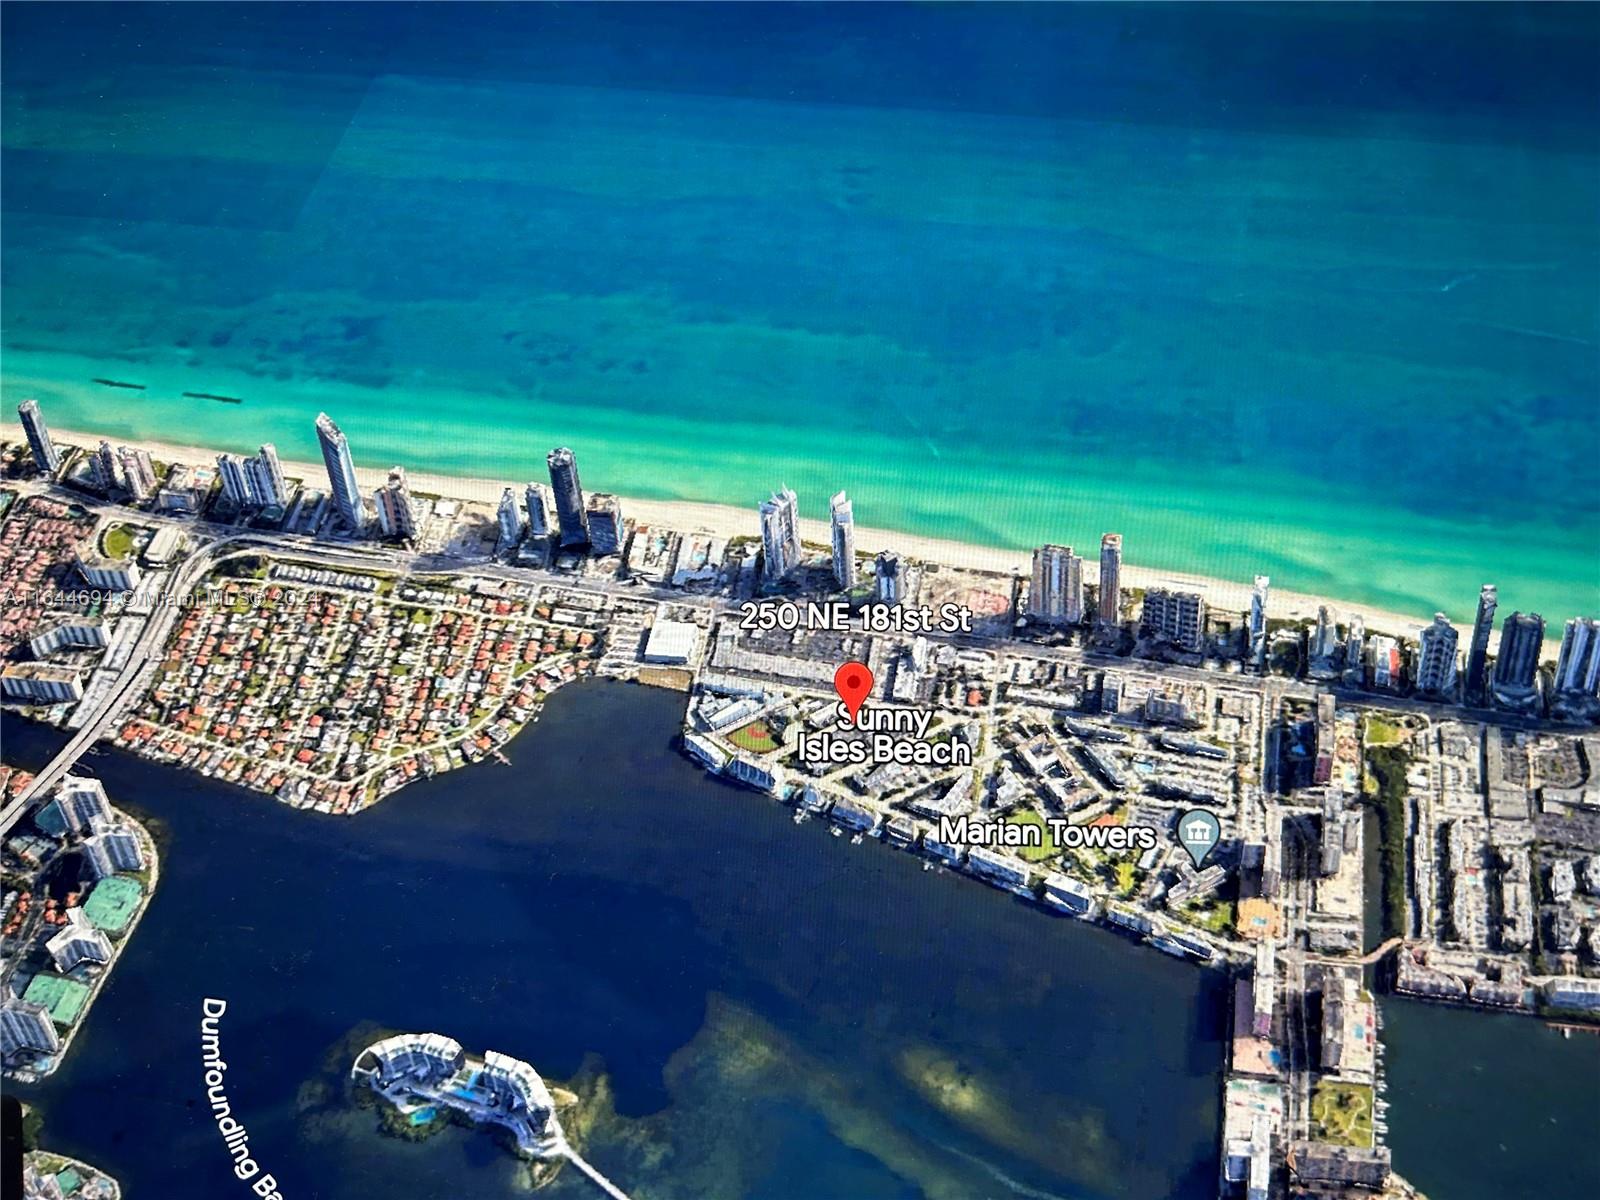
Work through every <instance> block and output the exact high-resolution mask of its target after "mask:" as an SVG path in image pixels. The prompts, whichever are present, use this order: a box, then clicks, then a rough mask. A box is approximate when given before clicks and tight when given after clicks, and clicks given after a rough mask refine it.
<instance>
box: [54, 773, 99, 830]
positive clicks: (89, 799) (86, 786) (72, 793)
mask: <svg viewBox="0 0 1600 1200" xmlns="http://www.w3.org/2000/svg"><path fill="white" fill-rule="evenodd" d="M52 803H54V804H55V806H56V811H57V812H58V813H60V814H61V821H62V823H63V824H64V825H65V826H66V827H67V828H68V829H70V830H71V831H72V832H73V833H84V832H86V831H89V830H92V829H93V828H94V824H95V822H96V821H106V820H109V819H110V818H111V804H110V802H109V801H108V800H107V799H106V789H105V786H104V785H103V784H102V783H101V782H100V781H99V780H98V779H84V778H82V777H80V776H77V775H68V776H67V777H66V778H65V779H63V780H62V781H61V786H60V787H58V788H57V789H56V796H55V800H54V801H52Z"/></svg>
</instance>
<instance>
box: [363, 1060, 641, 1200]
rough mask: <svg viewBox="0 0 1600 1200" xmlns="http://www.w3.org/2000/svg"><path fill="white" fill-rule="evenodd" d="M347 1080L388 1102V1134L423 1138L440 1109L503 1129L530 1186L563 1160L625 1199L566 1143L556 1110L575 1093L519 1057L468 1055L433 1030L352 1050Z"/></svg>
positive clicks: (550, 1176)
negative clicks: (524, 1163) (553, 1084)
mask: <svg viewBox="0 0 1600 1200" xmlns="http://www.w3.org/2000/svg"><path fill="white" fill-rule="evenodd" d="M350 1078H351V1080H352V1081H353V1082H355V1083H356V1084H358V1085H362V1086H365V1087H367V1088H370V1089H371V1090H372V1091H373V1092H374V1093H376V1094H377V1096H378V1097H380V1098H381V1099H383V1100H385V1101H387V1102H388V1104H389V1105H390V1106H391V1107H390V1108H389V1109H388V1110H386V1115H385V1121H384V1128H385V1129H386V1130H387V1131H388V1132H390V1133H392V1134H394V1135H395V1136H398V1137H407V1138H416V1137H419V1136H425V1134H426V1132H431V1131H432V1130H433V1129H434V1128H437V1126H436V1124H435V1123H436V1122H437V1121H438V1120H439V1118H440V1117H441V1116H444V1115H449V1116H454V1117H457V1118H459V1119H461V1120H463V1121H465V1122H466V1123H467V1124H470V1125H478V1126H483V1125H488V1126H492V1127H494V1128H496V1129H498V1130H500V1131H502V1132H503V1133H505V1134H507V1135H509V1137H510V1139H511V1143H512V1146H513V1147H514V1149H515V1152H516V1154H517V1156H518V1157H519V1158H524V1159H529V1160H531V1161H532V1163H533V1168H532V1174H533V1186H534V1187H535V1188H539V1187H543V1186H544V1185H545V1184H548V1183H549V1182H550V1181H551V1180H552V1179H554V1178H555V1176H556V1173H557V1171H558V1170H559V1169H560V1165H561V1164H562V1163H563V1162H569V1163H571V1164H572V1165H573V1166H574V1167H575V1168H576V1169H577V1170H578V1171H579V1173H580V1174H582V1175H583V1176H584V1178H586V1179H588V1180H589V1181H590V1182H591V1183H592V1184H594V1186H595V1187H596V1188H598V1189H599V1190H600V1191H601V1192H603V1193H604V1194H605V1195H607V1196H611V1197H613V1198H614V1200H628V1197H627V1193H626V1192H624V1191H623V1190H622V1189H621V1188H619V1187H617V1186H616V1184H614V1183H612V1182H611V1181H610V1180H609V1179H607V1178H606V1177H605V1176H604V1175H602V1174H601V1173H600V1172H599V1171H598V1170H597V1169H596V1168H595V1167H593V1166H591V1165H590V1164H589V1163H588V1161H586V1160H585V1159H584V1157H583V1156H582V1155H581V1154H579V1153H578V1152H577V1151H576V1150H575V1149H574V1148H573V1147H572V1144H571V1143H570V1142H568V1141H567V1137H566V1134H565V1133H564V1132H563V1130H562V1128H561V1121H560V1119H559V1118H558V1117H557V1115H556V1113H557V1109H558V1108H571V1107H572V1106H573V1105H575V1104H576V1103H577V1097H576V1096H574V1095H572V1094H571V1093H568V1092H560V1093H559V1095H555V1094H552V1092H551V1090H550V1089H549V1088H548V1087H546V1086H545V1082H544V1079H543V1078H542V1077H541V1076H540V1075H539V1072H538V1071H536V1070H534V1069H533V1067H532V1066H530V1065H529V1064H528V1063H525V1062H523V1061H522V1060H521V1059H520V1058H512V1057H511V1056H510V1055H508V1054H501V1053H499V1052H498V1051H495V1050H488V1051H485V1052H484V1054H483V1055H482V1057H479V1056H477V1055H472V1054H468V1053H467V1052H466V1051H465V1050H463V1049H462V1048H461V1043H460V1042H457V1041H456V1040H455V1039H453V1038H448V1037H445V1036H444V1035H443V1034H441V1033H402V1034H396V1035H395V1036H393V1037H386V1038H382V1039H380V1040H378V1041H376V1042H373V1043H372V1045H370V1046H368V1047H367V1048H366V1049H365V1050H363V1051H362V1052H361V1053H360V1054H358V1055H357V1056H356V1061H355V1063H354V1065H353V1066H352V1067H351V1068H350Z"/></svg>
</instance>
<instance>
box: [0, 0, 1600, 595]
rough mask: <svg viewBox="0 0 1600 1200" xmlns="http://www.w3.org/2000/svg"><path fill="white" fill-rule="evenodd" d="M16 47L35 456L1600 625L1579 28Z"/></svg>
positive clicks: (703, 34) (614, 8)
mask: <svg viewBox="0 0 1600 1200" xmlns="http://www.w3.org/2000/svg"><path fill="white" fill-rule="evenodd" d="M0 21H3V27H4V34H5V38H4V60H3V67H4V79H3V84H0V96H3V100H4V116H5V120H4V123H3V147H4V160H3V167H4V172H3V202H4V216H5V255H4V261H3V264H0V282H3V284H4V292H3V304H4V310H3V331H0V341H3V346H4V349H5V350H6V355H5V364H4V368H5V369H4V374H3V377H0V393H3V394H4V399H5V401H6V402H7V403H8V404H9V403H14V402H15V401H16V400H18V399H20V398H22V397H23V396H27V395H34V396H37V397H39V398H40V399H41V400H42V401H44V402H45V405H46V411H47V413H49V414H50V415H51V416H52V418H53V419H54V420H55V421H56V422H57V423H58V424H59V425H62V426H68V427H93V428H99V429H104V430H106V431H107V432H111V433H121V434H124V435H130V436H131V435H137V434H144V435H146V436H150V437H161V438H165V439H167V440H182V441H190V442H196V441H198V442H202V443H207V444H214V445H218V446H225V447H229V448H234V449H247V450H248V449H251V448H253V445H254V444H255V443H256V442H259V441H261V440H263V439H268V438H270V439H272V440H275V441H276V442H277V444H278V446H279V448H280V451H281V452H282V453H284V454H285V456H291V455H292V456H296V457H302V458H303V457H309V456H310V454H311V450H312V441H311V419H312V418H313V417H314V415H315V413H316V412H317V411H318V409H320V408H328V409H329V410H331V411H333V412H334V414H335V415H336V417H337V418H338V419H339V420H340V421H341V423H342V424H343V426H344V428H345V429H346V431H347V432H348V433H349V434H350V435H351V438H352V441H353V444H354V446H355V449H356V453H357V456H358V458H359V459H360V460H361V461H363V462H364V463H366V464H368V465H373V466H387V465H389V464H390V463H391V462H395V461H400V462H406V463H409V464H410V465H412V466H413V467H414V468H418V469H420V468H423V467H431V468H435V469H438V470H442V471H446V472H457V473H463V474H477V475H495V476H501V477H507V478H511V479H522V478H528V477H533V476H535V475H536V474H537V473H538V471H539V466H540V464H541V463H542V459H543V455H544V452H545V451H546V450H547V449H548V448H549V447H550V446H551V445H554V444H556V443H566V444H570V445H572V446H573V447H574V448H575V449H576V450H577V451H578V453H579V457H580V461H582V463H583V465H584V478H585V481H586V482H589V483H590V486H591V487H602V488H606V489H610V490H615V491H618V492H621V493H622V494H624V495H627V494H634V495H652V496H675V497H690V498H697V499H707V500H715V501H722V502H727V503H735V504H740V505H744V506H753V504H754V503H755V502H756V501H757V500H759V499H760V498H761V497H762V496H764V495H765V493H766V490H767V489H768V488H770V487H772V486H773V485H775V484H778V483H780V482H787V483H789V484H790V485H792V486H794V487H796V488H797V489H798V490H799V491H800V493H801V497H802V504H803V506H804V507H805V510H806V511H807V512H808V513H810V514H812V515H821V514H822V512H823V507H822V506H823V500H824V498H825V497H826V496H827V495H828V494H830V493H831V492H833V491H834V490H836V489H837V488H839V487H847V488H849V489H850V491H851V492H852V495H853V496H854V497H855V500H856V514H857V518H858V520H860V521H861V522H862V523H863V524H867V525H874V526H880V527H887V528H900V529H905V530H909V531H913V532H918V533H924V534H933V535H940V536H946V537H954V538H960V539H965V540H969V541H976V542H982V543H985V544H996V545H1004V546H1008V547H1017V548H1026V547H1028V546H1030V545H1035V544H1037V543H1039V542H1041V541H1044V540H1056V541H1065V542H1070V543H1073V544H1076V545H1080V546H1081V545H1085V544H1087V545H1093V544H1094V540H1095V539H1096V538H1097V537H1098V536H1099V534H1100V533H1101V532H1103V531H1104V530H1107V529H1113V528H1114V529H1118V530H1120V531H1121V532H1122V533H1123V534H1124V535H1125V539H1126V543H1125V544H1126V547H1127V551H1126V552H1127V555H1128V558H1129V560H1130V561H1135V562H1141V563H1144V564H1147V565H1153V566H1164V567H1171V568H1175V569H1186V570H1192V571H1198V572H1201V573H1204V574H1208V575H1213V576H1218V577H1222V578H1229V579H1236V580H1239V581H1240V582H1244V581H1247V580H1248V579H1249V577H1250V576H1251V575H1252V574H1254V573H1256V572H1257V571H1265V572H1267V573H1269V574H1271V575H1272V576H1273V578H1274V580H1275V582H1276V583H1277V584H1278V585H1279V586H1280V587H1289V588H1292V589H1295V590H1300V591H1308V592H1314V593H1319V594H1328V595H1332V596H1335V597H1338V598H1346V599H1350V600H1353V601H1362V602H1366V603H1372V604H1378V605H1382V606H1384V607H1388V608H1393V609H1400V610H1403V611H1408V612H1413V613H1417V614H1419V615H1425V614H1426V613H1428V612H1431V611H1433V610H1434V609H1435V608H1442V609H1444V610H1445V611H1447V612H1450V613H1451V614H1452V615H1454V616H1456V617H1458V618H1464V617H1467V616H1469V615H1470V611H1471V606H1472V604H1473V601H1474V598H1475V596H1476V594H1477V588H1478V585H1479V584H1480V583H1482V582H1484V581H1485V580H1492V581H1494V582H1496V583H1497V584H1498V585H1499V586H1500V594H1501V601H1502V604H1503V605H1505V606H1506V607H1508V608H1512V607H1516V608H1523V609H1534V610H1539V611H1542V612H1543V613H1544V614H1545V615H1546V617H1547V618H1549V619H1550V620H1552V621H1557V620H1560V619H1563V618H1565V617H1566V616H1568V615H1571V614H1572V613H1576V612H1588V611H1593V610H1595V609H1597V608H1600V570H1597V568H1596V566H1595V562H1596V555H1595V553H1594V551H1595V549H1596V547H1597V546H1600V454H1597V453H1596V451H1597V449H1600V433H1597V412H1600V227H1597V222H1596V221H1595V213H1596V212H1597V211H1600V133H1597V129H1600V125H1597V121H1600V116H1597V113H1600V82H1597V77H1596V72H1595V71H1594V70H1593V64H1594V62H1595V61H1596V60H1597V59H1600V10H1597V9H1596V8H1595V7H1594V6H1592V5H1546V6H1520V7H1512V6H1499V5H1464V6H1456V5H1404V4H1393V5H1387V4H1386V5H1368V6H1315V5H1252V6H1238V7H1234V6H1225V5H1204V6H1201V5H1179V6H1159V5H1152V6H1122V5H1108V6H1090V5H1062V6H1045V5H1019V6H1003V5H974V6H958V5H930V6H911V5H885V6H876V5H846V6H835V5H815V6H785V5H759V6H747V7H740V6H732V5H707V6H665V5H643V6H629V5H577V6H568V5H541V6H536V5H507V6H462V5H436V6H435V5H418V6H390V5H312V6H303V7H296V6H287V5H247V6H233V5H230V6H211V5H175V6H170V7H148V6H141V5H117V6H109V7H96V6H84V5H73V6H50V5H8V6H6V8H5V11H4V13H3V15H0ZM95 376H109V377H113V378H126V379H131V380H134V381H136V382H146V383H149V384H150V385H151V386H150V389H149V390H148V391H146V392H144V393H139V394H137V395H135V394H134V393H129V392H113V391H109V390H107V389H105V388H103V387H98V386H97V385H93V384H91V383H90V382H89V380H90V379H92V378H93V377H95ZM183 391H202V392H223V393H225V394H239V395H243V396H244V397H245V399H246V403H244V404H242V405H237V406H232V405H218V404H213V403H209V402H206V401H197V400H193V399H186V398H184V397H183V396H182V395H181V393H182V392H183ZM752 525H753V518H752Z"/></svg>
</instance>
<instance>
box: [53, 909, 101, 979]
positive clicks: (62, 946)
mask: <svg viewBox="0 0 1600 1200" xmlns="http://www.w3.org/2000/svg"><path fill="white" fill-rule="evenodd" d="M44 948H45V949H46V950H48V951H49V952H50V957H51V959H53V960H54V961H55V964H56V970H58V971H60V972H61V973H62V974H63V975H66V974H68V973H69V972H71V971H72V970H73V969H75V968H76V967H79V966H81V965H83V964H84V963H90V964H96V965H100V966H104V965H105V964H106V963H108V962H110V961H111V942H110V940H109V939H108V938H107V937H106V935H105V934H103V933H101V932H100V931H99V930H98V929H96V928H95V927H94V925H93V924H91V923H90V921H89V918H88V917H87V916H85V915H84V911H83V909H81V908H69V909H67V923H66V924H65V925H63V926H62V927H61V928H60V930H58V931H57V933H56V935H55V936H54V937H52V938H51V939H50V940H49V941H47V942H46V943H45V944H44Z"/></svg>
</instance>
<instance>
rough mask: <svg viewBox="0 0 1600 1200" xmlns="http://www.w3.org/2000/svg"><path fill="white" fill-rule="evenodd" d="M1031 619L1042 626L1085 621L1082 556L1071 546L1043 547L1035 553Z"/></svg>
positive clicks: (1029, 604) (1029, 596)
mask: <svg viewBox="0 0 1600 1200" xmlns="http://www.w3.org/2000/svg"><path fill="white" fill-rule="evenodd" d="M1027 612H1028V619H1029V620H1030V621H1034V622H1037V623H1038V624H1040V625H1076V624H1078V622H1080V621H1082V620H1083V559H1081V558H1079V557H1078V556H1077V555H1076V554H1074V553H1073V552H1072V547H1071V546H1054V545H1051V546H1040V547H1039V548H1038V549H1037V550H1035V551H1034V552H1033V579H1032V583H1031V584H1030V586H1029V589H1028V609H1027Z"/></svg>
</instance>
